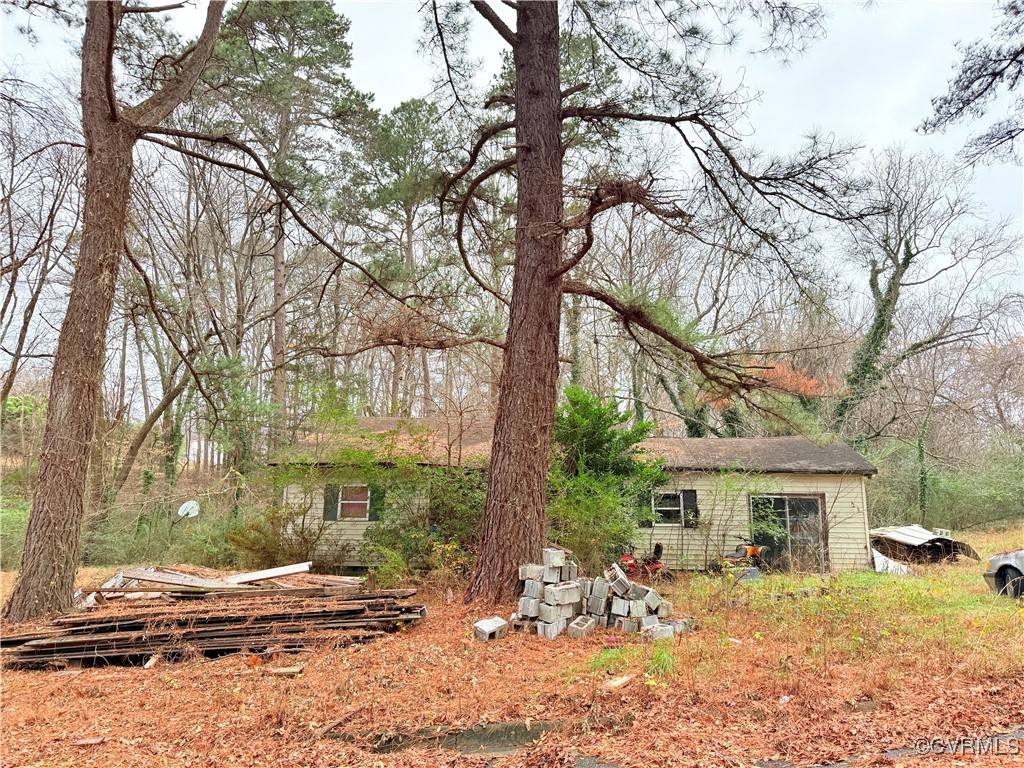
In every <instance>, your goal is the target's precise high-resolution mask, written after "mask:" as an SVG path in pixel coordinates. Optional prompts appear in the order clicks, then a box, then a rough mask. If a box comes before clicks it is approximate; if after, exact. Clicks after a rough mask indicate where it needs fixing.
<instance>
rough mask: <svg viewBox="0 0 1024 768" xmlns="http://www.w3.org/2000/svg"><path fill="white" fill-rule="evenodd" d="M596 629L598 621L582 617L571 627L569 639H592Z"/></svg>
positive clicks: (590, 617) (589, 617)
mask: <svg viewBox="0 0 1024 768" xmlns="http://www.w3.org/2000/svg"><path fill="white" fill-rule="evenodd" d="M596 627H597V621H596V620H595V619H594V618H593V617H592V616H580V617H579V618H577V619H576V620H575V621H573V622H572V623H571V624H570V625H569V637H575V638H582V637H590V636H591V635H592V634H594V629H595V628H596Z"/></svg>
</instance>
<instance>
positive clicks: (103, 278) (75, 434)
mask: <svg viewBox="0 0 1024 768" xmlns="http://www.w3.org/2000/svg"><path fill="white" fill-rule="evenodd" d="M107 5H108V4H107V3H96V4H95V6H99V7H98V8H97V7H94V4H89V5H87V6H86V8H87V22H86V29H85V37H84V39H83V43H82V108H83V120H82V123H83V127H84V129H85V143H86V166H85V211H84V215H83V220H82V244H81V248H80V251H79V254H78V264H77V267H76V269H75V276H74V278H73V280H72V282H71V295H70V297H69V299H68V308H67V314H66V316H65V318H64V323H63V325H62V326H61V331H60V339H59V341H58V343H57V352H56V355H55V356H54V360H53V374H52V378H51V383H50V399H49V405H48V410H47V420H46V429H45V431H44V432H43V445H42V451H41V453H40V457H39V481H38V486H37V489H38V490H37V491H36V494H35V498H34V499H33V500H32V512H31V514H30V516H29V521H28V531H27V534H26V537H25V550H24V553H23V555H22V558H21V571H20V572H19V574H18V580H17V581H16V582H15V584H14V588H13V590H12V591H11V594H10V597H9V598H8V599H7V603H6V604H5V605H4V608H3V618H5V619H7V620H8V621H25V620H27V619H30V618H34V617H37V616H41V615H44V614H48V613H55V612H57V611H63V610H66V609H67V608H69V607H70V600H71V595H72V592H73V587H74V579H75V569H76V568H77V566H78V554H79V536H80V534H81V530H82V517H83V513H84V509H83V499H84V495H85V482H86V473H87V470H88V467H89V447H90V444H91V442H92V439H93V433H94V430H95V424H96V412H97V408H96V403H97V401H98V399H99V385H100V374H101V372H102V367H103V349H104V342H105V340H106V334H107V324H108V322H109V320H110V312H111V309H112V308H113V303H114V288H115V286H116V284H117V272H118V266H119V264H120V261H121V251H122V249H123V248H124V235H125V222H126V217H127V211H128V199H129V183H130V181H131V175H132V145H133V144H134V142H135V128H134V127H132V126H130V125H128V124H126V123H124V122H122V121H120V120H118V119H117V118H116V116H115V115H114V113H113V111H112V108H111V105H109V103H108V101H107V98H106V87H105V82H106V80H105V74H104V70H105V69H106V65H105V62H106V61H107V50H108V45H110V44H111V39H112V35H113V31H114V29H116V20H114V19H111V18H110V17H111V16H112V15H114V14H117V13H119V12H120V11H119V8H118V6H116V5H114V4H111V5H110V6H108V7H106V8H104V7H103V6H107ZM112 22H113V23H112Z"/></svg>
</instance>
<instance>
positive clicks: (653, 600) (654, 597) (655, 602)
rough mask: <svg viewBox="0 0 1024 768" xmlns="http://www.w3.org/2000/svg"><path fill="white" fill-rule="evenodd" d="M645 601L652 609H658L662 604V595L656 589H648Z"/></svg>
mask: <svg viewBox="0 0 1024 768" xmlns="http://www.w3.org/2000/svg"><path fill="white" fill-rule="evenodd" d="M644 602H645V603H647V607H648V608H650V609H651V610H652V611H656V610H658V606H659V605H661V595H659V594H658V593H657V592H656V591H655V590H653V589H648V590H647V594H646V595H644Z"/></svg>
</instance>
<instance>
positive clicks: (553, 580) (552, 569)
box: [541, 565, 562, 584]
mask: <svg viewBox="0 0 1024 768" xmlns="http://www.w3.org/2000/svg"><path fill="white" fill-rule="evenodd" d="M561 580H562V568H561V566H558V565H545V566H544V573H543V575H542V577H541V581H543V582H544V583H545V584H557V583H558V582H560V581H561Z"/></svg>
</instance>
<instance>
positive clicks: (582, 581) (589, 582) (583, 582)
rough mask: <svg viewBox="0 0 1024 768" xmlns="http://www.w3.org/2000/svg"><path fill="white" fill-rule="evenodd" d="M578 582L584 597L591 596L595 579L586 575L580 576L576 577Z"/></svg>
mask: <svg viewBox="0 0 1024 768" xmlns="http://www.w3.org/2000/svg"><path fill="white" fill-rule="evenodd" d="M576 583H577V584H579V585H580V592H581V593H582V594H583V597H585V598H587V597H590V591H591V589H593V586H594V580H593V579H588V578H586V577H585V576H580V577H579V578H578V579H576Z"/></svg>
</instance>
